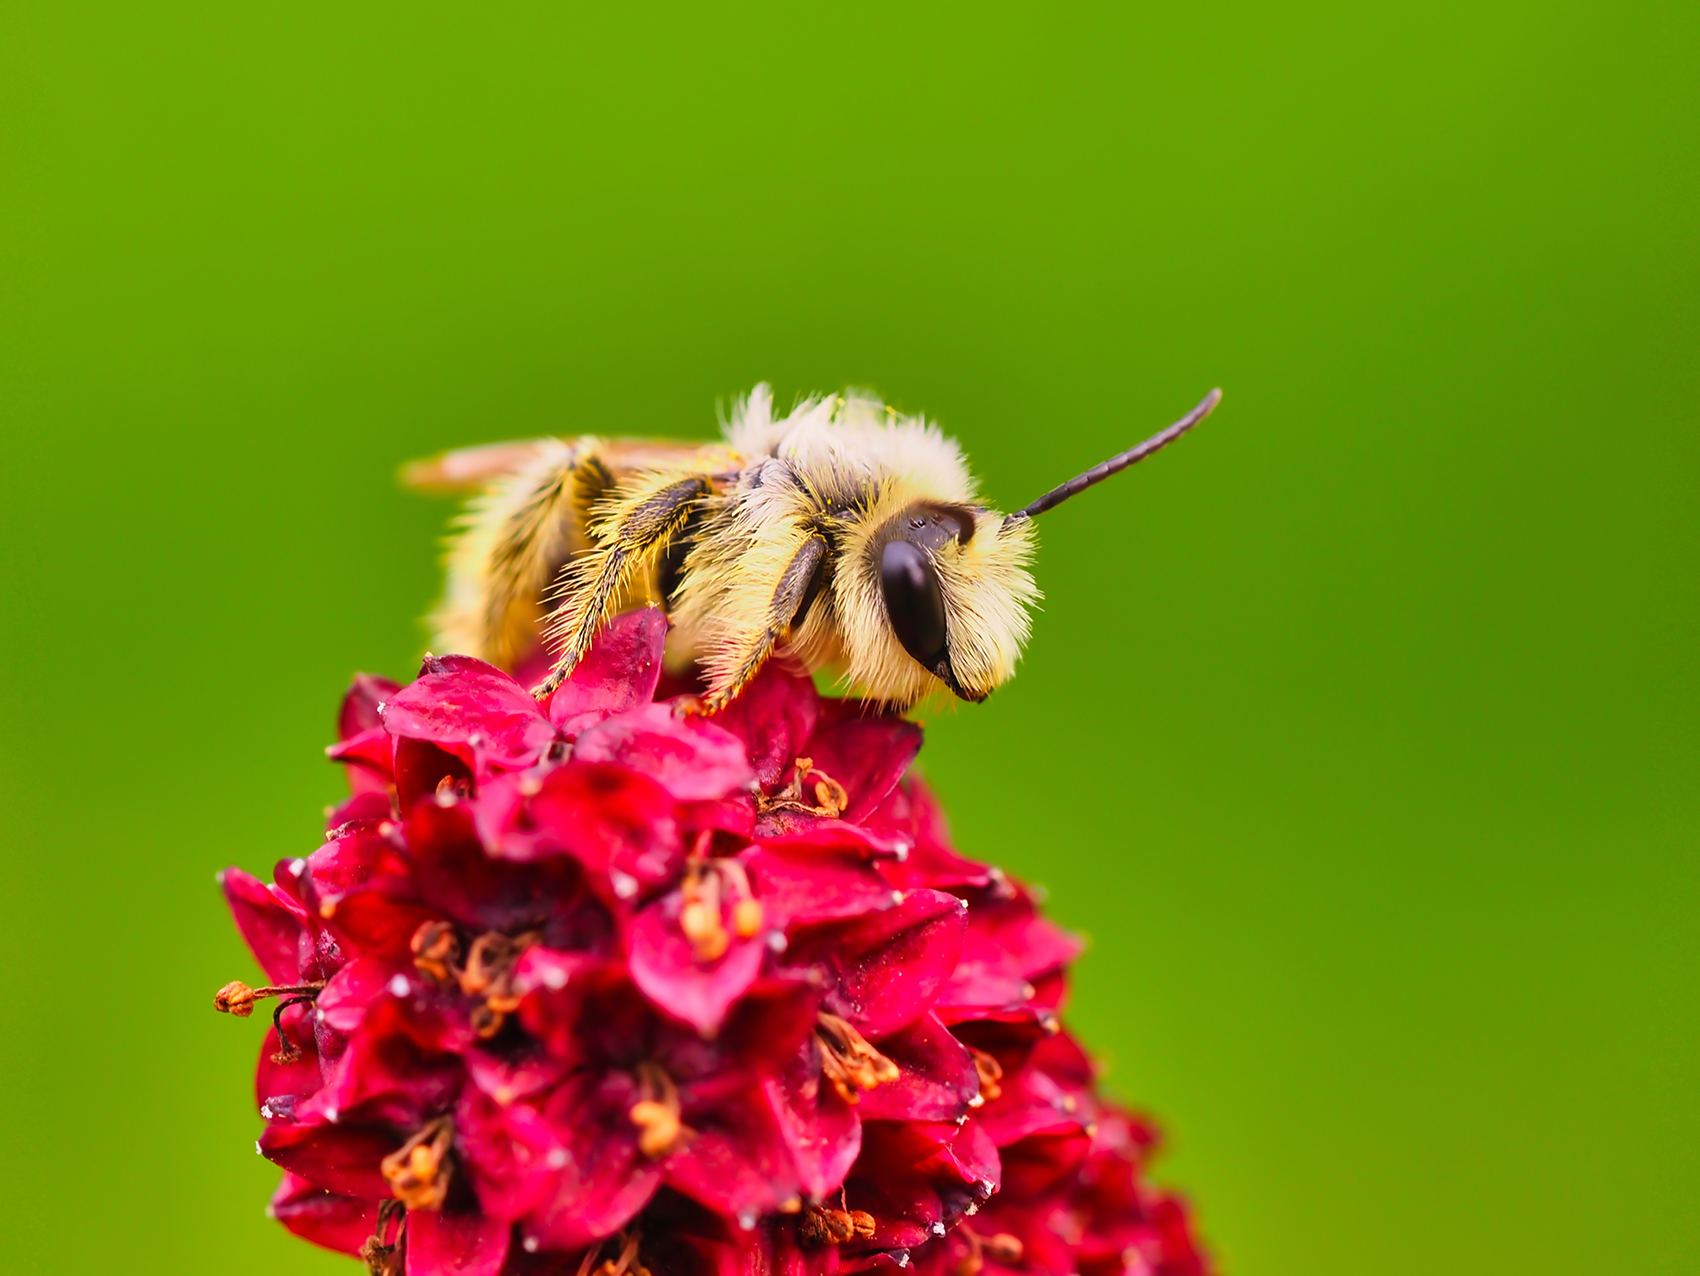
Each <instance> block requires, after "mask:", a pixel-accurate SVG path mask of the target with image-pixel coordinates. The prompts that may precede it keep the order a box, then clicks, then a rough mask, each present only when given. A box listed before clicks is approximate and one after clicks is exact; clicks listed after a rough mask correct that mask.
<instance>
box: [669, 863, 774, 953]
mask: <svg viewBox="0 0 1700 1276" xmlns="http://www.w3.org/2000/svg"><path fill="white" fill-rule="evenodd" d="M679 889H680V893H681V894H682V895H683V896H684V904H683V905H682V906H681V907H680V909H679V929H680V930H681V931H682V932H683V933H684V936H685V939H686V940H687V941H688V942H689V943H690V945H691V951H692V954H693V955H694V956H695V957H696V959H697V960H698V961H699V962H703V963H704V964H706V963H708V962H713V961H719V960H720V959H721V958H722V957H724V956H725V955H726V950H727V949H728V948H730V947H731V946H732V936H731V934H729V933H728V932H727V930H726V923H725V921H724V920H723V916H722V913H723V908H724V901H725V900H727V899H731V900H733V901H735V902H734V903H733V904H732V930H733V931H735V932H736V933H737V935H738V938H740V939H754V938H755V937H756V936H757V935H759V934H760V933H761V927H762V921H763V914H762V907H761V902H760V901H759V900H756V899H752V898H751V897H750V896H751V892H750V879H749V877H748V875H746V874H745V872H744V866H743V865H742V864H739V863H738V862H737V861H735V860H724V859H715V860H711V859H705V858H703V857H702V856H700V855H696V856H692V858H691V861H690V863H689V865H688V866H687V867H686V869H685V880H684V881H683V882H682V883H681V884H680V888H679Z"/></svg>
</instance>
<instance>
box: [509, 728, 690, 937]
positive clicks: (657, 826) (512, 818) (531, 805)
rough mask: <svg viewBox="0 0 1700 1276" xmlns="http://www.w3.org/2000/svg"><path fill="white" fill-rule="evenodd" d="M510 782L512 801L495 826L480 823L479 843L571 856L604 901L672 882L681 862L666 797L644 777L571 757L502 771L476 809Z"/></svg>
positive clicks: (516, 853)
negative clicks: (534, 770)
mask: <svg viewBox="0 0 1700 1276" xmlns="http://www.w3.org/2000/svg"><path fill="white" fill-rule="evenodd" d="M497 786H501V787H500V789H498V788H497ZM509 787H515V800H514V803H513V805H512V807H511V809H510V812H509V813H508V814H507V817H506V818H505V819H504V820H503V822H502V824H501V826H500V827H497V828H489V827H485V826H484V825H482V823H481V829H482V831H483V833H484V839H485V841H486V843H487V844H488V845H490V846H491V847H493V848H495V853H496V854H498V855H500V856H502V857H503V858H506V859H515V860H532V859H539V858H542V857H545V856H550V855H570V856H572V857H573V858H574V859H576V860H577V861H578V862H579V863H580V864H582V865H584V867H585V869H586V871H587V872H588V873H589V875H590V880H591V882H592V883H594V884H596V885H597V886H598V888H599V893H600V894H601V895H602V896H603V898H604V900H605V901H606V902H608V903H610V904H612V903H614V902H615V901H616V900H626V899H630V898H632V896H634V895H636V894H638V893H639V892H646V891H650V890H653V889H654V888H655V887H657V886H660V885H662V884H663V883H665V882H669V881H672V880H674V879H675V878H677V876H678V873H679V869H680V868H681V867H682V866H683V862H684V852H683V850H682V848H681V847H680V844H679V835H678V828H677V825H676V824H675V822H674V819H673V797H672V795H671V794H669V793H668V792H667V790H666V789H664V788H662V787H661V785H659V784H657V783H656V782H655V781H654V780H652V779H650V778H649V777H648V776H646V775H640V774H638V773H637V772H636V771H632V770H629V769H627V768H626V767H623V766H614V765H611V764H609V763H587V762H577V761H574V762H569V763H567V764H566V765H565V766H560V767H556V768H555V769H554V770H552V771H550V772H549V774H547V775H545V776H543V777H542V778H541V779H536V778H535V777H534V776H533V775H531V774H529V773H528V774H526V775H524V776H521V777H519V778H518V779H515V778H514V777H508V776H504V777H502V778H501V779H500V780H497V781H494V782H492V784H491V785H490V786H488V788H489V790H490V791H489V792H487V794H486V795H485V800H481V801H480V803H479V809H480V811H481V812H482V811H484V810H486V809H488V807H489V805H490V804H491V803H492V802H496V801H500V797H501V793H502V792H503V791H505V790H506V789H507V788H509ZM526 788H531V789H533V792H532V793H531V794H530V795H529V796H527V795H526V793H525V789H526Z"/></svg>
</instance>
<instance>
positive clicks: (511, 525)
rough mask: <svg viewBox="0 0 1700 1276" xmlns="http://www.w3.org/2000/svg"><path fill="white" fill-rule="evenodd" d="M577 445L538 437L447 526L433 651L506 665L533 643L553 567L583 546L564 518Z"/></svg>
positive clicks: (574, 526) (575, 523)
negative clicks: (522, 458)
mask: <svg viewBox="0 0 1700 1276" xmlns="http://www.w3.org/2000/svg"><path fill="white" fill-rule="evenodd" d="M579 450H580V449H579V445H578V444H573V443H565V442H562V441H561V440H560V439H542V440H539V441H538V443H537V444H536V446H535V453H534V455H532V456H531V457H530V458H529V459H528V460H527V461H526V462H525V464H523V465H522V466H521V467H520V468H518V469H515V470H514V471H512V472H511V473H509V474H506V475H504V476H502V477H500V478H498V479H497V480H496V481H494V482H493V483H491V484H490V486H489V487H487V488H486V489H485V490H484V491H483V492H481V493H480V494H479V495H477V496H474V497H473V498H472V499H471V500H470V501H469V502H468V503H467V506H466V509H465V511H464V512H463V513H462V514H460V516H459V517H457V518H456V519H455V520H454V522H453V524H451V532H450V537H449V541H448V554H447V558H446V563H447V567H448V573H447V581H446V583H445V585H444V591H443V601H442V602H441V603H440V604H439V605H438V607H437V609H436V610H435V611H434V612H432V614H431V618H430V624H431V628H432V640H431V645H432V649H433V650H435V651H458V652H463V653H465V654H467V655H471V656H477V657H479V658H480V659H482V660H489V661H492V662H494V663H496V664H499V665H504V666H505V665H508V664H510V663H511V662H512V661H513V660H515V659H517V658H518V657H519V656H520V655H522V654H523V653H524V652H525V651H526V649H527V648H528V647H531V646H533V645H535V643H536V641H537V626H538V623H539V621H540V620H541V609H540V608H539V607H538V605H537V598H538V596H539V595H540V594H541V593H542V591H543V590H544V588H545V587H546V586H547V585H548V584H549V581H548V578H547V577H548V572H549V570H550V569H551V566H552V565H554V564H559V563H560V562H563V561H564V560H565V559H566V558H567V556H568V555H569V554H570V553H574V552H577V551H579V550H582V549H583V548H585V545H584V543H583V538H582V536H575V535H574V533H575V532H576V531H577V530H578V520H576V519H573V518H570V517H566V516H565V513H566V506H567V505H568V504H570V502H571V501H572V499H573V496H574V493H573V492H572V491H571V489H570V487H569V486H568V485H567V483H566V478H567V476H569V475H570V473H571V471H572V467H573V463H574V459H575V455H576V454H577V452H578V451H579Z"/></svg>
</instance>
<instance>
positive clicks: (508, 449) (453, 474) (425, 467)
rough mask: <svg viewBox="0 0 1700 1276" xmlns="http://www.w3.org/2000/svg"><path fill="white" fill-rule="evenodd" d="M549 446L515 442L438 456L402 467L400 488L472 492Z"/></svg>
mask: <svg viewBox="0 0 1700 1276" xmlns="http://www.w3.org/2000/svg"><path fill="white" fill-rule="evenodd" d="M548 442H549V440H547V439H516V440H514V441H513V442H511V443H486V444H483V445H482V446H480V447H462V448H456V449H454V450H453V451H452V452H439V453H438V454H437V455H436V456H431V457H427V458H425V459H424V460H423V461H409V462H408V463H407V464H406V465H404V466H402V467H401V481H402V485H403V486H404V487H411V488H413V489H414V490H416V491H420V492H475V491H477V490H478V489H479V488H482V487H486V486H488V485H489V484H490V483H492V482H494V481H495V480H496V479H499V478H501V477H502V476H503V475H506V474H512V473H513V472H514V471H516V470H519V469H522V468H524V467H525V466H526V465H527V464H529V463H530V462H531V461H532V460H534V459H536V457H537V455H538V453H540V452H541V451H542V450H543V448H544V447H545V446H546V445H547V443H548Z"/></svg>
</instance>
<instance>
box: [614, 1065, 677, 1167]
mask: <svg viewBox="0 0 1700 1276" xmlns="http://www.w3.org/2000/svg"><path fill="white" fill-rule="evenodd" d="M637 1083H638V1093H639V1094H641V1095H642V1096H643V1097H642V1098H640V1099H639V1100H638V1101H637V1102H636V1103H634V1104H632V1106H631V1108H630V1109H629V1110H628V1111H627V1113H626V1116H627V1117H628V1118H629V1119H630V1120H631V1123H632V1124H633V1125H635V1126H637V1128H638V1151H640V1152H642V1153H643V1154H644V1155H645V1156H647V1157H649V1158H650V1159H652V1160H653V1159H655V1158H656V1157H661V1156H666V1155H667V1154H668V1153H669V1152H671V1151H672V1150H673V1149H674V1148H676V1147H678V1146H679V1144H680V1143H681V1142H682V1141H683V1140H684V1139H685V1138H686V1136H688V1135H689V1134H690V1133H691V1132H690V1130H689V1129H687V1128H686V1127H685V1124H684V1122H683V1121H682V1120H680V1106H679V1087H678V1086H676V1085H674V1084H673V1078H672V1077H670V1076H668V1075H667V1073H666V1072H665V1071H664V1070H663V1069H662V1068H661V1067H660V1066H659V1065H657V1064H653V1063H647V1062H646V1063H640V1064H638V1066H637Z"/></svg>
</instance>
